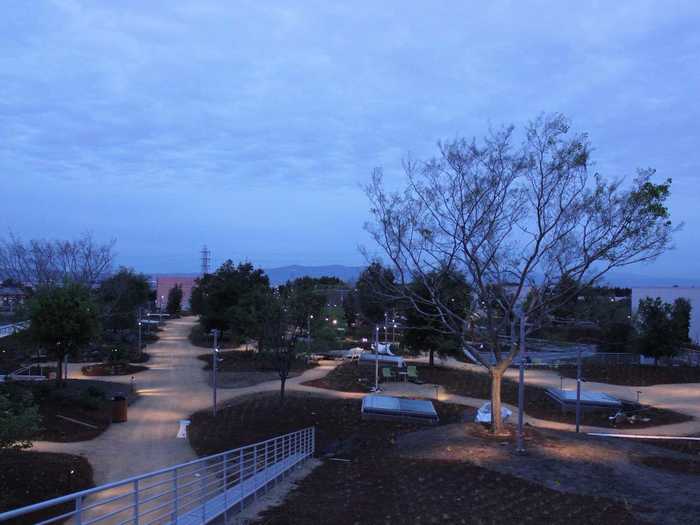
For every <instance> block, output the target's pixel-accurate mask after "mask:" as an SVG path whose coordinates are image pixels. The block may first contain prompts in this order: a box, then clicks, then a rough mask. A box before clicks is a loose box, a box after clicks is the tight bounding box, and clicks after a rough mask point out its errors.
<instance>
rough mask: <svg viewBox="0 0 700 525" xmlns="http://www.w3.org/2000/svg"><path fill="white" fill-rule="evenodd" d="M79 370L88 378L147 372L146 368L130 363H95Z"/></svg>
mask: <svg viewBox="0 0 700 525" xmlns="http://www.w3.org/2000/svg"><path fill="white" fill-rule="evenodd" d="M80 370H81V371H82V373H83V375H84V376H88V377H97V376H127V375H133V374H138V373H139V372H143V371H144V370H148V367H147V366H142V365H134V364H131V363H97V364H94V365H87V366H84V367H82V368H81V369H80Z"/></svg>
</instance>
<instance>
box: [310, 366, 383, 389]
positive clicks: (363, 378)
mask: <svg viewBox="0 0 700 525" xmlns="http://www.w3.org/2000/svg"><path fill="white" fill-rule="evenodd" d="M303 384H304V385H308V386H315V387H317V388H326V389H328V390H340V391H341V392H369V390H370V388H371V387H372V386H373V385H374V368H372V367H367V366H359V365H358V364H357V363H343V364H341V365H339V366H336V367H335V368H334V369H333V370H331V371H330V372H329V373H328V374H327V375H326V376H324V377H322V378H320V379H313V380H311V381H306V382H305V383H303Z"/></svg>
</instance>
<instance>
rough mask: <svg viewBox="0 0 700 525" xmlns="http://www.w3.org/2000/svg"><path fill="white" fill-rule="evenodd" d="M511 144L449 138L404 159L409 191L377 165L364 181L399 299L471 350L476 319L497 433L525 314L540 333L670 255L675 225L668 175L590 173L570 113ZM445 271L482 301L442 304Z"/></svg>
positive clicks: (494, 136) (506, 138)
mask: <svg viewBox="0 0 700 525" xmlns="http://www.w3.org/2000/svg"><path fill="white" fill-rule="evenodd" d="M514 141H515V138H514V128H513V127H512V126H511V127H507V128H503V129H500V130H497V131H494V132H491V133H490V134H489V135H487V136H486V137H485V138H484V139H483V140H482V141H480V142H477V141H476V140H471V141H470V140H455V141H453V142H450V143H448V144H442V145H440V151H439V154H438V156H437V158H434V159H430V160H428V161H426V162H417V161H407V162H406V163H405V164H404V170H405V173H406V186H405V188H404V189H403V190H402V191H400V192H390V191H387V190H386V189H385V186H384V183H383V177H382V173H381V171H380V170H376V171H375V172H374V174H373V177H372V181H371V183H370V184H369V185H368V187H367V195H368V197H369V200H370V203H371V212H372V215H373V218H374V221H373V222H372V223H371V224H369V225H368V230H369V232H370V234H371V235H372V236H373V238H374V240H375V241H376V243H377V244H378V246H379V247H380V249H381V250H382V252H383V253H384V255H385V256H386V258H387V260H388V262H389V263H390V264H391V270H392V274H393V275H394V276H395V278H396V285H395V286H388V287H387V288H389V289H390V290H391V293H390V294H389V295H390V298H393V299H395V300H396V299H398V300H405V301H410V302H411V303H412V305H413V306H414V307H415V308H416V309H417V310H419V311H421V312H422V313H423V314H424V315H428V316H433V317H435V318H436V319H438V320H439V321H440V323H441V324H442V326H443V327H444V329H445V330H446V331H448V332H450V333H452V334H454V335H455V336H456V337H458V338H459V339H460V341H461V344H462V345H463V346H465V347H467V346H469V345H470V344H471V342H472V341H471V334H470V326H471V325H472V322H475V323H476V327H477V330H476V333H475V335H476V336H477V337H478V338H479V339H480V340H481V341H482V342H483V343H482V344H484V345H485V346H486V347H487V348H488V349H489V350H490V353H491V356H490V357H491V358H487V357H485V356H482V355H481V354H480V353H479V352H478V351H474V352H472V354H473V355H474V357H475V359H477V360H478V362H479V363H480V364H481V365H483V366H484V367H485V368H486V369H487V370H488V372H489V374H490V376H491V404H492V407H491V413H492V414H493V425H492V430H493V432H495V433H500V432H502V431H503V423H502V418H501V382H502V378H503V375H504V373H505V371H506V369H507V368H508V367H509V366H510V364H511V363H512V362H513V359H514V358H515V357H516V356H517V354H518V352H519V347H518V345H517V344H511V342H510V341H511V340H510V338H509V337H508V336H509V335H510V334H511V333H512V331H513V330H514V329H515V319H516V318H517V317H518V313H522V314H524V315H525V316H526V317H527V321H528V322H527V324H526V326H525V329H526V332H527V333H531V332H533V331H535V330H537V329H538V328H541V327H542V326H543V325H545V324H546V323H548V322H549V321H550V320H551V318H552V316H553V312H555V311H556V310H557V309H558V308H560V307H561V305H564V304H566V303H567V302H568V301H569V299H570V297H572V296H574V295H575V294H577V293H578V292H579V290H581V289H584V288H587V287H590V286H593V285H594V284H595V283H596V282H597V281H598V280H600V279H601V278H602V277H603V276H604V275H605V274H606V273H607V272H608V271H610V270H611V269H614V268H619V267H624V266H626V265H630V264H634V263H638V262H641V261H649V260H653V259H654V258H655V257H657V256H658V255H660V254H661V253H663V252H664V251H665V250H666V249H667V248H668V247H669V246H670V244H671V237H672V233H673V232H674V229H675V228H674V226H672V225H671V221H670V214H669V211H668V209H667V208H666V200H667V198H668V196H669V193H670V179H669V180H667V181H665V182H663V183H661V184H655V183H653V182H652V181H651V178H652V176H653V175H654V171H653V170H643V171H640V172H639V174H638V177H637V178H636V179H635V180H634V181H633V183H632V185H631V187H630V188H629V189H623V187H622V182H621V181H606V180H605V179H603V178H602V177H601V176H599V175H598V174H595V175H594V176H591V175H590V173H589V171H588V166H589V162H590V160H589V157H590V152H591V149H590V145H589V142H588V137H587V136H586V134H583V133H578V134H576V133H570V126H569V122H568V120H567V119H566V118H565V117H564V116H563V115H551V116H542V117H540V118H538V119H536V120H535V121H533V122H531V123H530V124H529V125H528V126H527V128H526V129H525V132H524V134H523V140H522V143H521V145H519V146H517V145H515V144H514ZM436 272H438V273H445V274H447V275H449V274H451V273H458V274H462V275H464V277H465V280H466V283H467V284H468V285H469V287H470V288H471V289H472V290H473V295H472V296H471V298H470V299H471V300H472V301H473V302H474V304H473V306H474V308H471V309H467V310H466V311H465V310H463V309H456V308H453V307H452V306H451V305H450V304H446V303H444V302H443V301H441V300H440V298H439V294H438V293H434V292H435V289H434V284H432V283H431V278H430V276H431V275H433V274H434V273H436ZM415 281H418V282H422V283H423V285H424V286H426V287H427V288H428V290H429V291H430V293H429V294H428V299H427V300H426V299H425V296H424V295H423V294H419V293H416V292H415V291H414V290H413V289H412V288H411V287H410V286H408V285H409V284H410V283H411V282H415ZM562 283H563V284H566V283H569V284H568V285H567V286H564V287H562V286H557V285H558V284H562ZM519 311H520V312H519ZM475 317H476V319H475Z"/></svg>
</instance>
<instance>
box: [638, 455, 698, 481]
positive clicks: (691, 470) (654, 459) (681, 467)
mask: <svg viewBox="0 0 700 525" xmlns="http://www.w3.org/2000/svg"><path fill="white" fill-rule="evenodd" d="M638 461H639V462H640V463H642V464H643V465H646V466H647V467H652V468H657V469H660V470H664V471H666V472H673V473H674V474H692V475H696V476H697V475H700V461H697V460H688V459H678V458H668V457H659V456H646V457H641V458H639V459H638Z"/></svg>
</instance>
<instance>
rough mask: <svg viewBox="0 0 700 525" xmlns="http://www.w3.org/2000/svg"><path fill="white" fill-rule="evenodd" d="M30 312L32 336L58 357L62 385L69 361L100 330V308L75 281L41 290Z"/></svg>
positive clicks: (85, 289) (86, 290) (59, 379)
mask: <svg viewBox="0 0 700 525" xmlns="http://www.w3.org/2000/svg"><path fill="white" fill-rule="evenodd" d="M29 311H30V321H31V323H30V325H29V332H30V335H31V337H32V338H33V339H34V340H35V341H36V342H37V343H38V344H40V345H42V346H43V347H45V348H46V350H47V351H48V352H50V353H51V354H53V355H54V356H55V357H56V360H57V362H58V374H57V379H58V383H59V384H61V385H62V384H63V363H64V362H65V360H66V358H67V357H68V356H69V355H72V354H74V353H75V352H76V351H78V350H79V349H80V348H81V347H83V346H85V345H86V344H87V343H89V342H90V339H91V338H92V337H93V336H94V335H95V334H96V333H97V330H98V321H97V306H96V305H95V303H94V302H93V300H92V296H91V293H90V289H89V288H87V287H86V286H84V285H82V284H79V283H74V282H65V283H64V284H63V286H55V287H44V288H40V289H39V290H38V291H37V293H36V294H35V295H34V297H32V299H31V302H30V306H29Z"/></svg>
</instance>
